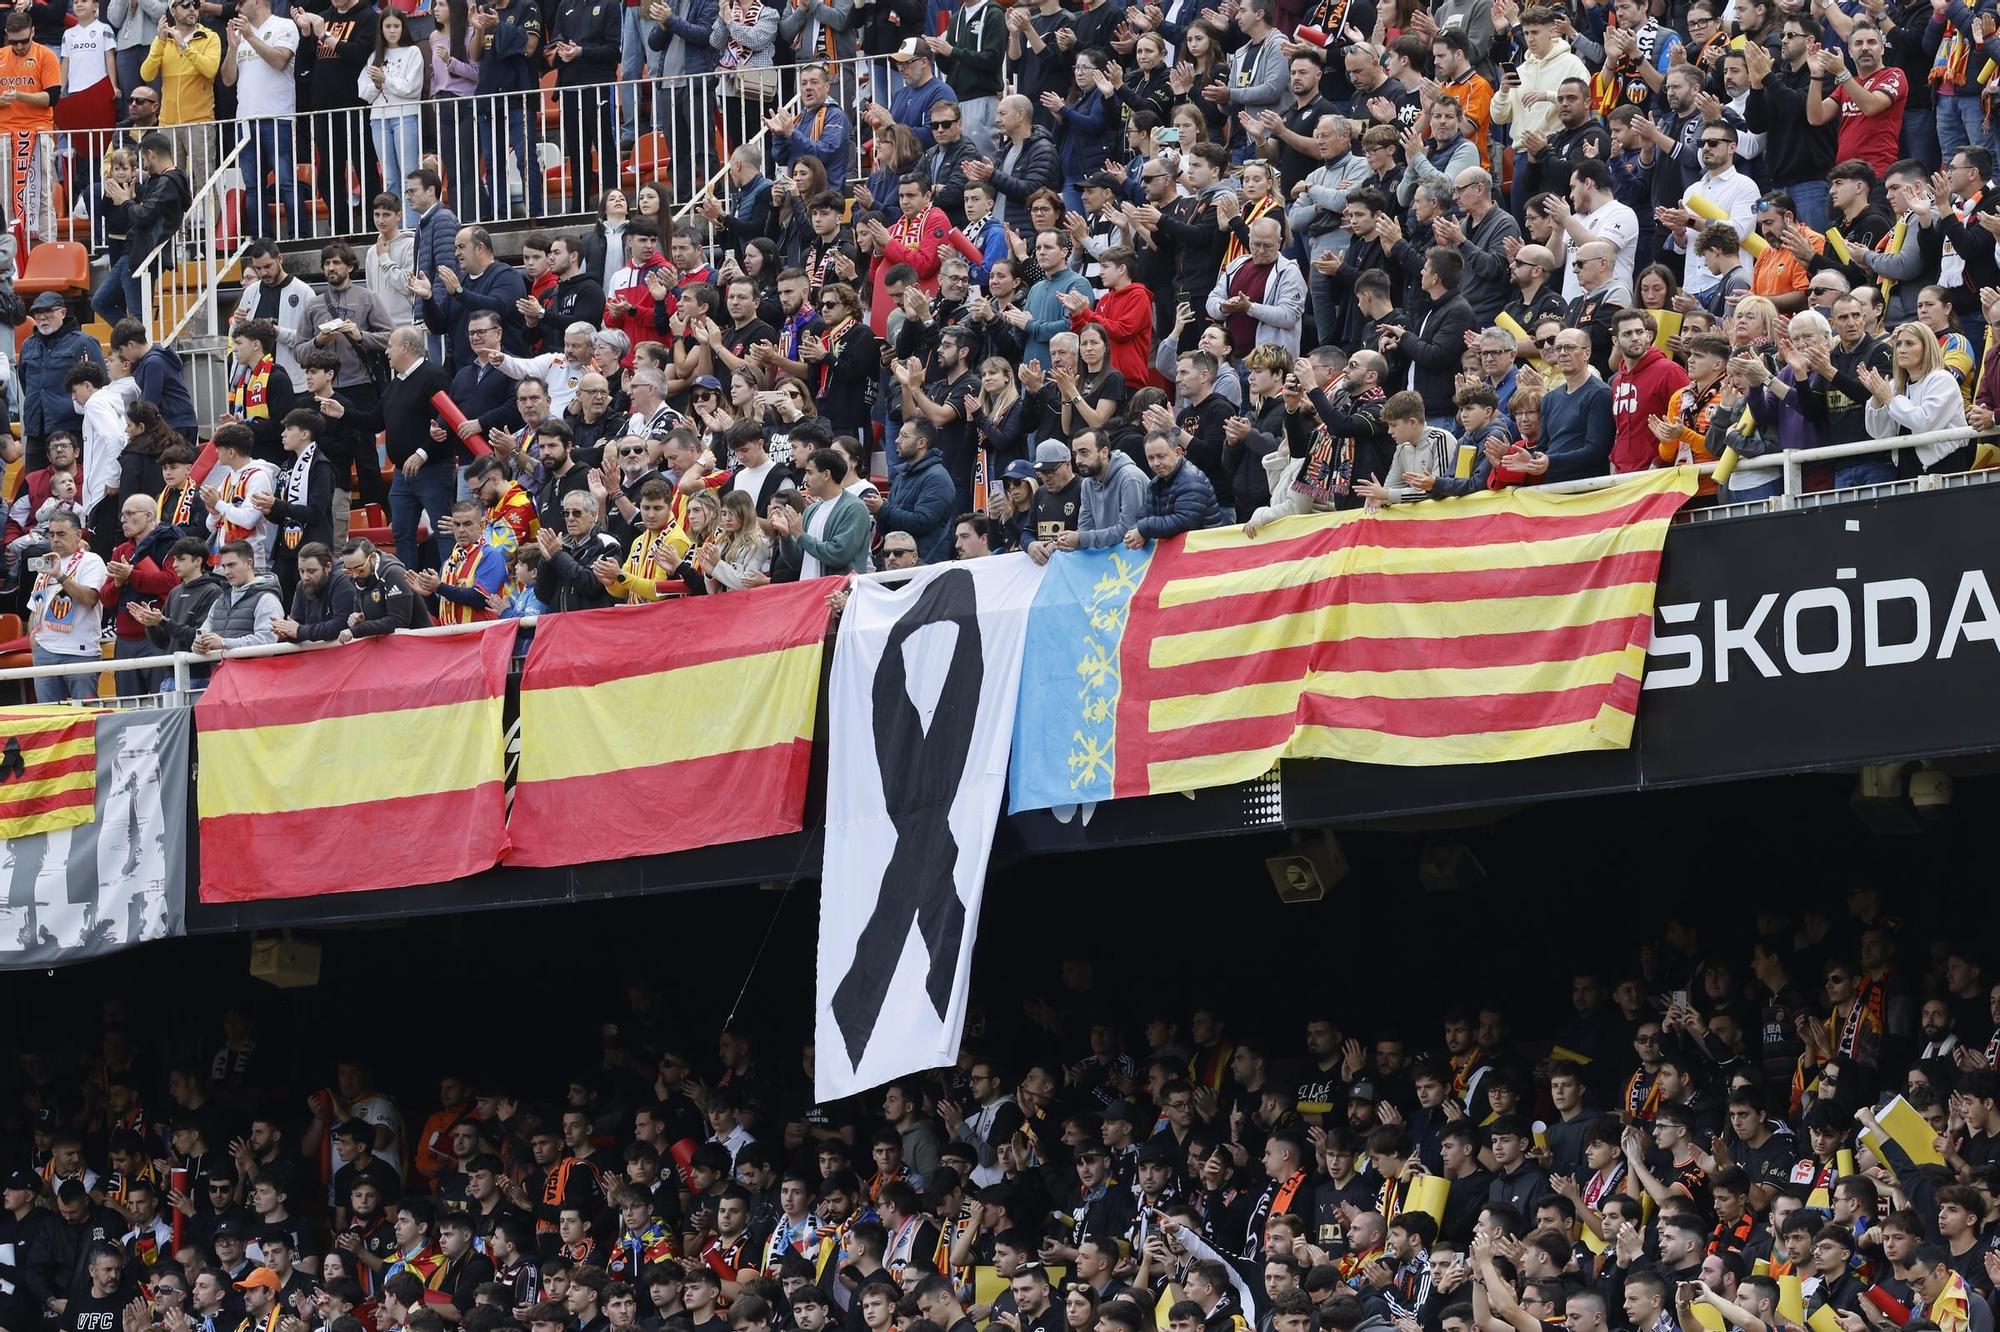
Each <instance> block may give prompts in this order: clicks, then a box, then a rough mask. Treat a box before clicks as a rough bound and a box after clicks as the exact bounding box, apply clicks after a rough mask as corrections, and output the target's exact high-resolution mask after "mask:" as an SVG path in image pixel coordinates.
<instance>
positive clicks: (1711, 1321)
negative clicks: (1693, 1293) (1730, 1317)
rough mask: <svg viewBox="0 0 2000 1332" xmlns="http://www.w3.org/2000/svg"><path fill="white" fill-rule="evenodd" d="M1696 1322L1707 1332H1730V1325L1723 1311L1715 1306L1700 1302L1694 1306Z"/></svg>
mask: <svg viewBox="0 0 2000 1332" xmlns="http://www.w3.org/2000/svg"><path fill="white" fill-rule="evenodd" d="M1693 1308H1694V1321H1695V1322H1697V1323H1700V1324H1701V1325H1702V1326H1703V1327H1704V1328H1706V1329H1707V1332H1728V1330H1729V1323H1728V1321H1727V1320H1725V1319H1724V1318H1723V1316H1722V1310H1720V1309H1718V1308H1716V1307H1715V1306H1714V1305H1712V1304H1709V1303H1706V1302H1699V1303H1696V1304H1695V1305H1694V1306H1693Z"/></svg>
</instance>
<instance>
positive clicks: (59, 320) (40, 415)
mask: <svg viewBox="0 0 2000 1332" xmlns="http://www.w3.org/2000/svg"><path fill="white" fill-rule="evenodd" d="M28 318H29V319H31V320H32V321H33V322H34V325H35V331H34V332H33V333H30V334H29V335H28V337H27V339H26V340H25V341H24V342H23V343H22V344H21V436H22V442H23V443H24V445H25V446H26V461H25V466H26V468H27V470H28V471H30V472H33V471H37V470H39V469H40V468H42V467H45V466H47V464H48V452H47V448H46V444H47V441H48V437H49V436H50V435H51V434H54V433H55V432H56V431H58V430H65V431H68V432H69V433H70V434H72V435H77V436H80V435H81V433H82V430H83V413H82V412H81V411H79V410H78V409H77V405H76V403H75V402H74V401H72V400H71V398H70V392H69V389H67V388H66V387H64V385H63V377H64V376H65V375H67V374H68V373H69V369H70V367H71V366H73V365H75V364H76V363H77V362H78V361H83V360H87V361H92V362H94V363H96V364H97V365H99V366H102V365H103V364H104V353H103V351H102V350H101V349H99V347H98V345H97V339H96V338H93V337H91V336H90V335H89V334H87V333H85V332H84V331H83V330H82V329H80V328H78V327H77V326H76V324H75V322H74V321H73V320H72V319H71V318H70V313H69V306H68V305H67V304H66V303H65V302H64V301H63V298H62V297H61V296H58V295H57V294H56V293H55V292H52V291H45V292H43V293H42V294H41V295H39V296H37V297H35V300H34V303H33V304H32V305H30V306H29V307H28Z"/></svg>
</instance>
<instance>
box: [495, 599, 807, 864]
mask: <svg viewBox="0 0 2000 1332" xmlns="http://www.w3.org/2000/svg"><path fill="white" fill-rule="evenodd" d="M832 586H834V584H831V583H827V582H824V581H816V582H810V583H793V584H786V585H779V586H773V587H765V588H759V589H756V590H754V591H748V592H731V593H729V594H728V595H727V596H718V597H698V598H693V599H690V600H683V601H666V602H657V603H654V604H652V605H647V606H632V607H628V606H614V607H611V608H608V609H605V610H594V611H572V612H570V613H568V614H566V615H552V616H545V617H543V618H542V620H541V621H540V622H539V623H538V624H537V626H536V629H535V641H534V645H533V646H532V647H530V648H529V649H528V664H527V669H526V671H525V672H523V674H522V676H521V766H520V771H519V773H518V775H517V780H516V782H515V787H514V808H513V813H512V816H511V818H510V820H509V823H508V836H509V839H510V840H511V842H512V844H513V845H512V849H511V850H510V851H509V852H508V854H507V863H508V864H510V865H576V864H583V863H587V862H590V861H597V860H612V859H618V858H622V857H626V856H656V855H664V854H666V853H668V852H673V851H685V850H688V849H689V848H692V847H697V846H713V845H717V844H720V843H724V842H741V841H749V840H751V839H753V838H758V837H773V836H777V835H778V834H780V833H788V832H797V831H798V830H799V829H800V828H801V827H803V826H804V822H805V797H806V774H807V771H808V768H809V767H810V764H811V759H812V734H813V721H814V718H815V716H816V715H817V710H818V704H819V683H820V662H821V658H822V655H823V653H824V647H825V638H826V628H827V620H828V618H829V615H830V612H829V610H828V608H827V603H826V598H827V592H828V590H829V588H831V587H832Z"/></svg>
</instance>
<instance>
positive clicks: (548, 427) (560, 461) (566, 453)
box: [535, 421, 590, 527]
mask: <svg viewBox="0 0 2000 1332" xmlns="http://www.w3.org/2000/svg"><path fill="white" fill-rule="evenodd" d="M575 438H576V437H575V435H574V434H573V433H572V432H571V430H570V428H569V426H568V425H567V424H566V423H564V422H562V421H544V422H542V424H541V426H540V427H539V428H538V429H537V430H536V431H535V453H536V456H537V457H539V458H540V459H541V462H542V484H541V488H540V490H539V491H538V492H537V493H536V495H535V512H536V513H538V514H540V515H541V519H542V525H543V526H544V527H553V526H555V525H556V519H557V516H558V511H559V510H560V509H561V507H562V503H563V501H564V500H565V499H567V498H568V497H569V496H571V495H574V494H576V493H578V492H579V491H580V492H582V493H584V494H589V493H590V469H589V468H588V467H586V466H584V464H583V463H582V462H580V461H579V460H578V459H577V456H576V451H575V450H574V449H573V448H571V445H572V444H573V443H574V442H575Z"/></svg>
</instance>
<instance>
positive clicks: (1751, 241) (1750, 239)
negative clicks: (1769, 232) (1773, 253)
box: [1743, 230, 1771, 259]
mask: <svg viewBox="0 0 2000 1332" xmlns="http://www.w3.org/2000/svg"><path fill="white" fill-rule="evenodd" d="M1743 248H1744V249H1746V250H1748V251H1749V252H1750V257H1751V258H1753V259H1754V258H1756V257H1757V256H1758V255H1760V254H1762V253H1764V251H1766V250H1768V249H1770V248H1771V242H1769V241H1767V240H1765V239H1764V238H1763V237H1762V236H1760V235H1758V234H1757V233H1756V232H1755V231H1754V230H1753V231H1746V232H1744V233H1743Z"/></svg>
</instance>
